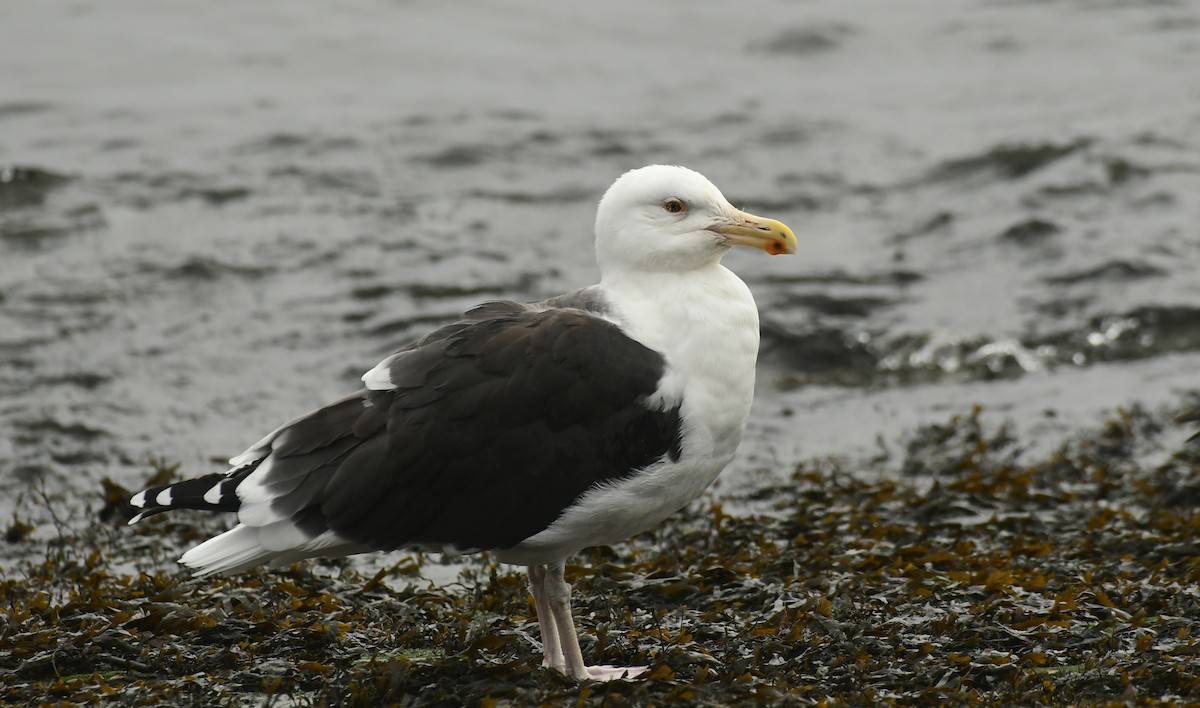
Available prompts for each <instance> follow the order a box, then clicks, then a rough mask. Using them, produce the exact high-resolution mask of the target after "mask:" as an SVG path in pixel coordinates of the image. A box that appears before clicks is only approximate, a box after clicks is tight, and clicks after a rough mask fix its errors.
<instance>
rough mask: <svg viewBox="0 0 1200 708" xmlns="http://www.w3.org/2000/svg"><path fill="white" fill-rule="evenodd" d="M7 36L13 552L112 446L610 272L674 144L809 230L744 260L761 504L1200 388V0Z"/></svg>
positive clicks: (730, 486)
mask: <svg viewBox="0 0 1200 708" xmlns="http://www.w3.org/2000/svg"><path fill="white" fill-rule="evenodd" d="M0 46H4V47H5V51H4V52H3V53H0V75H2V76H4V77H5V79H4V81H3V82H0V519H3V520H6V521H7V520H10V519H14V514H16V515H17V517H19V521H20V523H21V524H22V525H25V524H27V525H29V526H32V529H31V530H29V531H28V532H27V533H25V532H23V533H20V534H17V535H18V536H19V538H20V539H22V540H21V541H20V542H19V543H10V544H6V547H5V548H4V550H3V551H2V552H0V567H5V568H7V569H8V571H6V572H9V573H17V572H19V571H18V570H17V568H18V565H19V564H21V563H26V562H28V560H29V559H30V558H31V557H40V554H41V550H42V548H43V546H44V544H46V543H48V542H50V541H52V540H53V539H55V538H58V536H59V535H60V533H59V530H58V529H57V526H58V525H59V524H58V523H57V521H61V520H62V519H68V518H69V519H85V518H90V517H89V516H88V515H89V514H90V513H94V512H95V511H97V510H98V509H99V508H100V507H101V506H102V504H103V502H102V493H101V489H102V487H101V480H103V479H105V478H109V479H111V480H113V481H114V482H115V483H116V484H120V485H123V486H126V487H137V486H139V485H140V484H141V483H142V482H144V481H145V479H146V478H147V477H148V476H149V475H151V474H152V472H153V470H152V465H151V462H150V461H151V460H152V459H160V460H166V461H167V462H169V463H171V464H174V463H179V464H180V465H181V467H180V471H179V473H180V474H183V475H186V476H192V475H196V474H200V473H204V472H210V471H215V470H217V469H220V465H219V464H218V463H216V462H214V460H215V459H221V458H227V457H229V456H230V455H233V454H237V453H238V452H240V451H241V450H242V449H244V448H245V447H246V446H247V445H249V444H250V443H252V442H254V441H255V440H257V439H258V437H259V436H260V435H261V434H262V433H264V432H265V431H267V430H269V429H271V428H273V427H274V426H275V425H277V424H278V423H279V422H281V421H284V420H287V419H289V418H291V417H292V416H294V415H295V414H297V413H299V412H302V411H304V410H307V409H309V408H311V407H313V406H316V405H320V404H321V403H323V402H326V401H328V400H332V399H333V398H335V397H338V396H340V395H342V394H343V393H345V392H346V391H348V390H351V389H352V388H353V387H354V386H355V385H356V383H357V379H358V376H359V375H361V373H362V372H363V371H365V370H367V369H369V368H371V367H372V366H373V365H374V364H375V363H376V362H377V361H378V360H379V359H380V358H382V357H383V356H384V355H386V354H387V353H389V352H390V351H392V350H394V349H395V348H397V347H398V346H400V345H402V344H404V343H405V342H407V341H409V340H410V339H412V338H414V337H416V336H419V335H420V334H421V333H423V332H424V331H426V330H427V329H428V328H430V327H433V326H435V325H436V324H438V323H441V322H445V321H447V320H449V319H450V318H451V317H453V316H454V314H455V313H457V312H459V311H461V310H462V309H464V308H465V307H468V306H470V305H472V304H475V303H477V302H479V301H480V300H482V299H487V298H494V297H504V298H515V299H535V298H541V297H545V296H548V295H552V294H555V293H557V292H561V291H563V290H567V289H570V288H574V287H578V286H581V285H585V284H588V283H591V282H593V281H594V280H595V278H596V271H595V266H594V264H593V262H592V254H591V243H590V238H591V236H590V230H591V221H592V217H593V213H594V207H595V202H596V200H597V199H598V197H599V195H600V194H601V193H602V191H603V189H604V188H605V187H606V186H607V185H608V184H609V183H610V182H611V181H612V179H613V178H614V177H615V176H616V175H618V174H620V173H621V172H622V171H624V170H626V169H629V168H632V167H637V166H641V165H643V164H648V163H653V162H674V163H679V164H684V165H688V166H690V167H693V168H694V169H697V170H699V171H701V172H703V173H705V174H706V175H708V176H709V177H710V178H711V179H712V180H713V181H714V182H715V183H716V184H717V185H718V186H720V187H721V188H722V189H723V190H724V191H725V193H726V195H727V196H728V197H729V198H730V199H731V201H733V202H734V203H735V204H737V205H739V206H742V207H745V208H746V209H748V210H751V211H754V212H758V213H763V214H765V215H769V216H772V217H776V218H779V219H781V220H783V221H785V222H786V223H788V224H789V225H791V226H792V227H793V229H794V230H795V231H796V233H797V235H798V237H799V239H800V242H801V255H800V256H799V257H798V258H765V257H761V256H758V255H757V254H752V253H736V254H731V256H730V258H729V259H728V260H727V263H728V264H729V265H730V266H731V267H733V268H734V269H735V270H737V271H738V272H739V273H740V274H741V275H742V277H743V278H744V279H745V280H746V281H747V282H748V283H749V284H750V285H751V287H752V289H753V290H754V292H755V296H756V298H757V300H758V302H759V305H760V309H761V311H762V315H763V335H764V338H763V353H762V366H761V372H760V379H759V381H760V385H759V390H758V394H757V400H756V404H755V416H754V420H753V421H752V422H751V426H750V430H749V431H748V434H747V439H746V441H745V443H744V444H743V447H742V450H741V452H740V453H739V456H738V458H737V459H736V460H735V461H734V463H733V464H732V465H731V467H730V469H729V470H727V472H726V473H725V474H724V475H723V477H722V478H721V480H719V482H718V485H717V487H716V489H715V491H714V495H715V499H717V500H719V501H720V502H721V503H723V504H724V505H725V508H726V510H727V511H729V512H731V513H734V514H735V515H736V516H735V518H739V519H743V518H744V519H750V518H755V517H757V516H760V515H762V514H766V513H768V512H769V509H768V508H767V507H769V506H770V505H769V503H768V502H767V501H764V500H763V499H764V498H765V497H769V494H768V492H766V491H764V490H771V489H773V488H777V487H792V486H794V485H795V484H796V480H795V479H794V478H793V473H794V470H795V469H796V468H797V465H801V466H812V465H817V466H818V467H819V465H820V464H825V463H828V464H837V465H838V466H839V468H840V469H843V470H845V471H846V472H847V474H851V475H854V476H857V477H859V478H861V480H862V481H861V483H862V484H883V483H885V481H886V480H889V479H896V478H898V476H899V475H902V474H903V473H904V468H905V463H904V460H905V459H906V454H905V450H906V449H907V448H908V446H909V445H911V444H912V441H913V440H914V439H919V438H920V436H921V435H922V431H923V430H926V428H925V427H924V426H927V425H929V424H934V423H937V424H941V423H944V422H945V421H946V420H947V419H949V418H951V417H952V416H956V415H958V416H965V415H968V414H969V413H970V411H971V410H972V406H973V405H975V404H979V405H981V406H982V413H981V414H980V417H981V420H982V421H983V424H986V425H991V426H999V425H1001V424H1005V425H1007V426H1008V427H1009V429H1010V430H1011V432H1012V435H1013V436H1014V437H1015V438H1016V439H1018V440H1019V441H1020V446H1021V448H1022V449H1023V450H1024V451H1025V454H1027V455H1029V456H1030V458H1029V459H1039V457H1037V456H1044V455H1049V454H1052V453H1053V451H1055V450H1057V449H1059V447H1060V446H1061V445H1063V444H1064V443H1065V441H1070V440H1075V439H1077V438H1078V437H1079V436H1080V435H1084V434H1086V431H1089V430H1092V429H1094V428H1095V427H1096V426H1097V425H1099V424H1100V421H1103V420H1105V419H1107V418H1110V417H1112V416H1114V415H1117V413H1116V411H1117V410H1118V409H1120V408H1126V409H1128V408H1131V407H1133V406H1135V405H1137V404H1140V405H1143V406H1145V407H1146V409H1147V410H1150V411H1154V412H1155V415H1157V416H1158V419H1160V420H1165V419H1166V417H1168V411H1170V410H1176V409H1178V408H1180V407H1182V406H1183V405H1185V404H1186V403H1187V402H1188V401H1189V400H1193V398H1192V397H1193V396H1194V395H1195V392H1196V391H1197V390H1200V376H1198V375H1197V374H1196V372H1197V371H1200V278H1197V276H1196V273H1197V272H1200V226H1197V224H1200V73H1198V72H1197V71H1196V70H1195V68H1194V67H1195V66H1197V65H1200V7H1198V6H1197V5H1196V4H1195V3H1189V2H1169V1H1163V2H1149V3H1146V2H1124V1H1119V0H1111V1H1107V0H1106V1H1100V2H1095V1H1090V0H1088V1H1085V0H1078V1H1076V2H1070V1H1067V0H1060V1H1047V2H998V1H997V2H969V3H941V2H910V3H905V5H904V8H903V9H900V8H899V7H898V6H896V5H895V4H894V3H890V2H886V1H885V0H876V1H875V2H860V3H853V4H847V3H838V2H833V1H832V0H829V1H827V2H804V3H798V2H783V1H778V2H775V1H766V0H763V1H761V2H749V3H741V4H738V5H737V6H736V8H734V7H733V6H729V7H726V6H723V5H699V6H697V5H696V4H695V3H686V2H682V1H681V0H680V1H678V2H667V3H656V4H653V5H652V6H643V5H642V4H640V3H633V2H618V3H603V4H602V3H594V4H591V5H586V6H574V5H562V6H559V5H545V4H538V3H532V2H530V3H524V4H518V5H513V4H512V3H480V4H476V5H473V6H472V7H471V8H470V9H469V10H459V9H455V10H451V9H450V8H448V7H446V6H443V5H441V4H435V3H422V2H392V3H380V2H356V3H341V4H338V5H337V6H327V5H325V4H320V3H308V4H305V5H303V6H301V5H297V4H295V3H275V4H259V5H256V6H255V7H254V8H252V9H251V8H247V7H245V6H244V5H242V4H237V3H228V2H213V3H206V4H204V5H203V6H196V7H189V8H187V9H186V11H184V10H183V9H181V8H179V7H173V6H166V5H163V4H161V3H152V2H136V1H134V0H119V1H117V2H105V3H99V2H94V3H89V2H77V3H73V4H70V5H66V4H32V5H23V6H21V7H19V8H16V7H15V6H14V7H10V8H5V9H3V10H0ZM1184 437H1186V435H1185V433H1184V432H1183V431H1174V430H1171V429H1169V428H1168V429H1166V430H1165V431H1164V432H1163V433H1162V435H1161V436H1160V437H1157V438H1156V443H1155V446H1156V447H1155V449H1156V450H1157V453H1156V454H1157V455H1159V458H1165V457H1166V456H1169V455H1171V454H1174V452H1176V451H1178V450H1179V449H1181V446H1182V440H1183V438H1184ZM831 459H832V461H831ZM1160 461H1161V459H1160V460H1159V462H1160ZM1151 462H1154V463H1155V464H1157V462H1155V461H1154V460H1151ZM1147 464H1149V463H1147ZM934 472H936V470H930V471H928V473H930V474H932V473H934ZM47 499H51V500H57V501H56V502H55V503H56V504H57V505H58V506H57V507H56V506H55V505H54V504H47V503H45V500H47ZM55 508H57V511H56V512H55V513H56V514H57V515H58V517H59V519H58V520H57V521H56V518H55V517H54V516H53V515H52V514H51V510H53V509H55ZM1193 508H1194V507H1193ZM1039 513H1041V514H1043V515H1047V516H1048V517H1054V516H1055V514H1058V513H1062V512H1058V511H1056V508H1055V507H1053V506H1050V507H1047V508H1042V509H1040V511H1039ZM1052 521H1053V519H1052V518H1048V520H1047V521H1046V523H1052ZM64 523H67V522H64ZM71 523H75V522H71ZM180 523H182V522H180ZM191 523H209V522H207V521H205V522H199V521H194V520H193V521H192V522H191ZM13 527H14V528H16V527H17V526H16V523H15V520H14V524H13ZM764 532H766V531H764ZM160 560H161V561H162V565H161V568H164V569H165V568H169V567H170V565H169V558H165V557H164V558H161V559H160ZM108 562H110V563H116V564H118V568H119V569H125V568H129V567H133V564H135V563H137V562H139V561H137V560H135V559H129V558H121V557H114V558H112V559H111V560H109V561H108ZM431 563H432V561H429V562H427V563H426V569H425V570H426V572H431V571H429V568H428V566H429V565H430V564H431ZM368 567H373V563H368V564H367V566H363V567H362V568H363V569H364V572H367V574H368V575H370V574H371V573H370V571H369V570H365V568H368ZM456 572H457V568H454V569H452V570H450V571H447V572H446V573H442V574H438V573H436V572H432V574H433V575H434V576H436V578H437V579H438V581H439V582H446V581H448V580H449V579H452V578H453V577H454V576H455V573H456ZM1189 587H1190V588H1191V591H1194V590H1195V588H1196V585H1195V584H1194V583H1193V584H1192V585H1190V586H1189Z"/></svg>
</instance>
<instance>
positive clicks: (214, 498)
mask: <svg viewBox="0 0 1200 708" xmlns="http://www.w3.org/2000/svg"><path fill="white" fill-rule="evenodd" d="M224 483H225V480H221V481H220V482H217V483H216V484H214V485H213V486H212V489H210V490H208V491H207V492H205V493H204V501H206V502H208V503H209V504H212V505H213V506H216V505H217V504H220V503H221V485H222V484H224Z"/></svg>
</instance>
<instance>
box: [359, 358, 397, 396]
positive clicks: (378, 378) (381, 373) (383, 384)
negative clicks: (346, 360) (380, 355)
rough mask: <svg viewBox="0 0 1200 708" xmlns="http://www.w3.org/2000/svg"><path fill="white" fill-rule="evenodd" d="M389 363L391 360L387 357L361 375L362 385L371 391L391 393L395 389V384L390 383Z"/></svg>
mask: <svg viewBox="0 0 1200 708" xmlns="http://www.w3.org/2000/svg"><path fill="white" fill-rule="evenodd" d="M391 363H392V358H391V357H388V358H387V359H384V360H383V361H381V362H379V364H377V365H376V366H375V368H374V369H371V370H370V371H368V372H367V373H365V374H363V375H362V382H363V385H365V386H366V387H367V388H368V389H370V390H372V391H391V390H393V389H395V388H396V384H394V383H392V374H391V372H390V371H389V369H390V368H391V366H390V364H391Z"/></svg>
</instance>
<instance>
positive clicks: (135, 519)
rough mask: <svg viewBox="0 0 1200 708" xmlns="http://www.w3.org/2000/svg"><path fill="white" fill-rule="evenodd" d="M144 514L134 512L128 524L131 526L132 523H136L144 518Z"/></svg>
mask: <svg viewBox="0 0 1200 708" xmlns="http://www.w3.org/2000/svg"><path fill="white" fill-rule="evenodd" d="M145 516H146V515H145V514H135V515H134V517H133V518H132V519H130V520H129V525H130V526H133V525H134V524H136V523H137V522H139V521H141V520H142V519H143V518H145Z"/></svg>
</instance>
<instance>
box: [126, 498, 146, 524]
mask: <svg viewBox="0 0 1200 708" xmlns="http://www.w3.org/2000/svg"><path fill="white" fill-rule="evenodd" d="M129 503H130V504H132V505H133V506H136V507H137V508H139V509H144V508H145V507H146V492H145V491H141V492H138V493H137V494H134V495H133V498H132V499H130V500H129ZM129 523H131V524H132V523H133V522H132V521H130V522H129Z"/></svg>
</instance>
